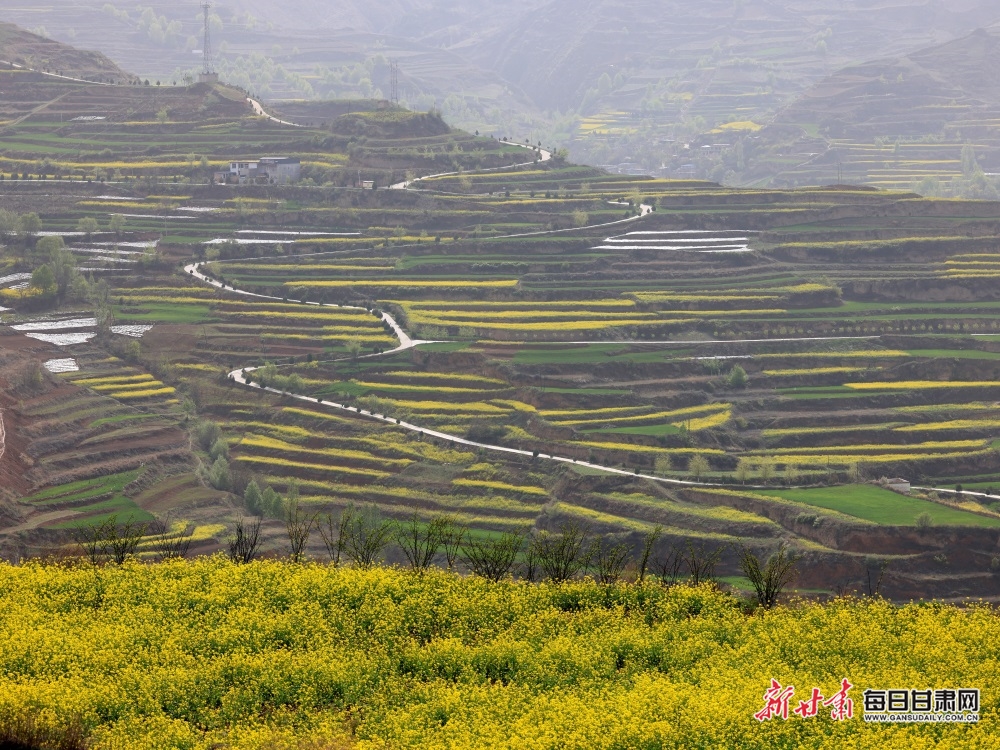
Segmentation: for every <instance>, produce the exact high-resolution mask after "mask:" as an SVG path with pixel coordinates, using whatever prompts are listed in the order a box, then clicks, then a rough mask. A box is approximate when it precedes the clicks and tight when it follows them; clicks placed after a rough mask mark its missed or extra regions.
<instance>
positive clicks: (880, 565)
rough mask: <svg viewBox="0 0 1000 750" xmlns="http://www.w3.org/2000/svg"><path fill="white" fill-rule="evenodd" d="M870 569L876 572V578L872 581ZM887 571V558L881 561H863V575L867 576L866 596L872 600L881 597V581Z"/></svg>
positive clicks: (868, 559) (872, 558)
mask: <svg viewBox="0 0 1000 750" xmlns="http://www.w3.org/2000/svg"><path fill="white" fill-rule="evenodd" d="M872 568H875V569H877V570H878V577H877V578H875V580H874V581H873V580H872ZM888 569H889V558H887V557H883V558H882V559H881V560H880V559H878V558H874V557H869V558H866V559H865V574H866V576H867V579H868V580H867V583H868V596H869V598H871V599H874V598H875V597H877V596H881V591H882V581H883V580H884V579H885V572H886V570H888Z"/></svg>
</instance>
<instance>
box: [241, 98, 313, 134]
mask: <svg viewBox="0 0 1000 750" xmlns="http://www.w3.org/2000/svg"><path fill="white" fill-rule="evenodd" d="M247 101H248V102H250V106H251V107H253V111H254V114H255V115H258V116H260V117H266V118H267V119H268V120H270V121H271V122H276V123H278V124H279V125H288V126H289V127H292V128H302V127H305V126H304V125H297V124H296V123H294V122H286V121H285V120H279V119H278V118H277V117H273V116H272V115H269V114H268V113H267V112H265V111H264V108H263V107H262V106H261V105H260V102H259V101H257V100H256V99H251V98H250V97H249V96H248V97H247Z"/></svg>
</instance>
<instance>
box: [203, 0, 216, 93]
mask: <svg viewBox="0 0 1000 750" xmlns="http://www.w3.org/2000/svg"><path fill="white" fill-rule="evenodd" d="M201 9H202V11H203V12H204V15H205V38H204V40H203V41H202V50H201V51H202V57H203V59H204V64H203V66H202V71H201V76H200V77H199V80H200V81H201V82H202V83H217V82H218V80H219V74H218V73H216V72H215V65H214V62H213V60H212V27H211V24H210V23H209V18H210V16H211V11H212V3H210V2H207V0H206V2H205V3H204V4H202V6H201Z"/></svg>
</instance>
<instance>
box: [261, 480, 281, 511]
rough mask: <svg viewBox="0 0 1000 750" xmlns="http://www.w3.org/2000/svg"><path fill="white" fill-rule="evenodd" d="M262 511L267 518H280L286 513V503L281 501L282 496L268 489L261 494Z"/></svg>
mask: <svg viewBox="0 0 1000 750" xmlns="http://www.w3.org/2000/svg"><path fill="white" fill-rule="evenodd" d="M260 509H261V513H263V515H265V516H270V517H271V518H279V517H281V516H283V515H284V513H285V502H284V501H283V500H282V499H281V495H279V494H278V493H277V492H275V491H274V489H273V488H271V487H268V488H267V489H265V490H264V492H263V493H262V494H261V499H260Z"/></svg>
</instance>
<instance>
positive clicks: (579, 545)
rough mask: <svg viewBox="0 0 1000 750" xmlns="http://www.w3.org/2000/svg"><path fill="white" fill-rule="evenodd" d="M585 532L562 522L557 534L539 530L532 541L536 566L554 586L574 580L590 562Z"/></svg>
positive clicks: (577, 525)
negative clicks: (536, 559) (536, 561)
mask: <svg viewBox="0 0 1000 750" xmlns="http://www.w3.org/2000/svg"><path fill="white" fill-rule="evenodd" d="M587 536H588V534H587V530H586V529H585V528H584V527H583V526H582V525H581V524H579V523H576V522H575V521H570V522H567V523H564V524H563V525H562V526H561V527H560V529H559V533H556V534H554V533H552V532H549V531H542V532H540V533H539V534H537V535H536V536H535V538H534V539H532V542H531V544H532V547H533V548H534V551H535V554H536V555H537V556H538V567H539V568H541V570H542V573H544V574H545V577H546V578H548V579H549V580H550V581H553V582H554V583H562V582H564V581H568V580H569V579H570V578H573V577H575V576H576V575H578V574H579V573H580V571H581V570H583V569H584V568H586V567H587V564H588V563H589V562H590V548H589V547H588V545H587Z"/></svg>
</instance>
